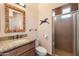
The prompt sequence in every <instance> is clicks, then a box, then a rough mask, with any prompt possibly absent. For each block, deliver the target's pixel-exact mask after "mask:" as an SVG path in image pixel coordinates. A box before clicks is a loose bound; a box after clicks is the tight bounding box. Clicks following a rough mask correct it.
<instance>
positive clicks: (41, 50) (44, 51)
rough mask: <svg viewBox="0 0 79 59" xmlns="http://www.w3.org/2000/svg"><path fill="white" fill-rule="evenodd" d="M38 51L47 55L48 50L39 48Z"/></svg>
mask: <svg viewBox="0 0 79 59" xmlns="http://www.w3.org/2000/svg"><path fill="white" fill-rule="evenodd" d="M36 50H37V51H38V52H40V53H47V50H46V49H45V48H43V47H41V46H39V47H37V48H36Z"/></svg>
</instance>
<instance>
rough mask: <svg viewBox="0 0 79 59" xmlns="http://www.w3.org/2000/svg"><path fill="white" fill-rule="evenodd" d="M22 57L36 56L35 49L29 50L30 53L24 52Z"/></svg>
mask: <svg viewBox="0 0 79 59" xmlns="http://www.w3.org/2000/svg"><path fill="white" fill-rule="evenodd" d="M20 56H35V48H33V49H31V50H29V51H26V52H24V53H23V54H22V55H20Z"/></svg>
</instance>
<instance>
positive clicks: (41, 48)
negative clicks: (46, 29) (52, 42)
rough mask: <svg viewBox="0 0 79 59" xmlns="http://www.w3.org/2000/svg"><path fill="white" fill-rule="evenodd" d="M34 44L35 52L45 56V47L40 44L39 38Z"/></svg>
mask: <svg viewBox="0 0 79 59" xmlns="http://www.w3.org/2000/svg"><path fill="white" fill-rule="evenodd" d="M35 46H36V54H37V55H38V56H45V55H47V49H45V48H44V47H42V46H40V42H39V39H36V41H35Z"/></svg>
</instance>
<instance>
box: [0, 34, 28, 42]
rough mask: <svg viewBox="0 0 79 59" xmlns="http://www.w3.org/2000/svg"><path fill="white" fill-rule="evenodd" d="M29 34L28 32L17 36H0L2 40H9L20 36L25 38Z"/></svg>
mask: <svg viewBox="0 0 79 59" xmlns="http://www.w3.org/2000/svg"><path fill="white" fill-rule="evenodd" d="M27 36H28V35H27V34H21V35H19V34H17V35H15V36H5V37H0V41H2V40H9V39H20V38H24V37H27Z"/></svg>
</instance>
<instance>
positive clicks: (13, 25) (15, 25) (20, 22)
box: [5, 3, 25, 33]
mask: <svg viewBox="0 0 79 59" xmlns="http://www.w3.org/2000/svg"><path fill="white" fill-rule="evenodd" d="M5 32H6V33H9V32H25V11H24V10H23V9H21V8H18V7H17V6H13V5H10V4H7V3H6V4H5Z"/></svg>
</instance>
